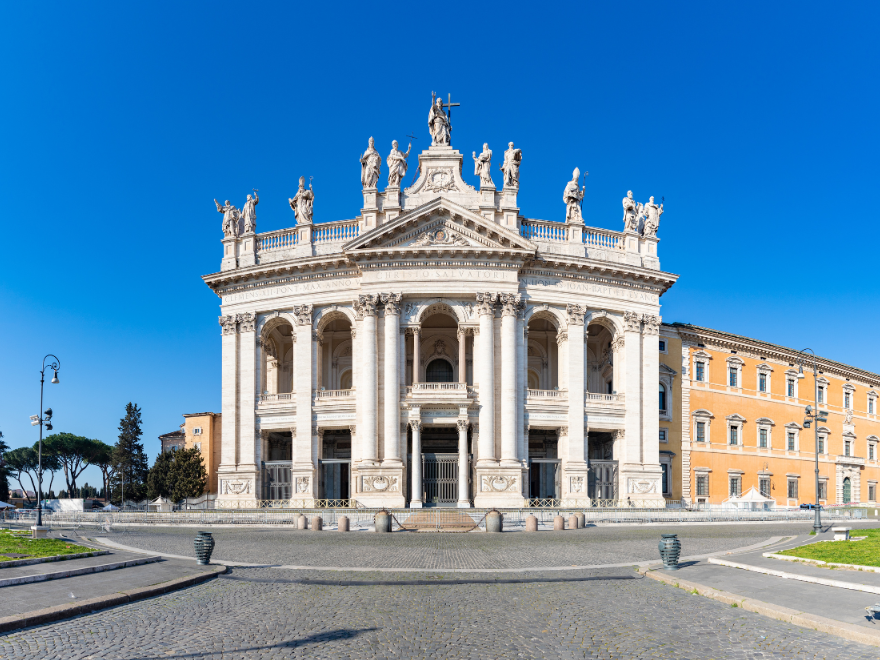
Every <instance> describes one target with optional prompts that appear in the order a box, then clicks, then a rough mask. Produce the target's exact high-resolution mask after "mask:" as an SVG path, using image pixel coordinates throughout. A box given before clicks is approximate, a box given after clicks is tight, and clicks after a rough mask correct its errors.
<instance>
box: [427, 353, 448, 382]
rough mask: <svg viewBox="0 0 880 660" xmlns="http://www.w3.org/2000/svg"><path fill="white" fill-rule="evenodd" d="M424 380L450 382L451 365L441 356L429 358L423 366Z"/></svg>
mask: <svg viewBox="0 0 880 660" xmlns="http://www.w3.org/2000/svg"><path fill="white" fill-rule="evenodd" d="M425 382H427V383H451V382H452V365H451V364H449V362H447V361H446V360H444V359H443V358H437V359H434V360H431V361H430V362H429V363H428V366H427V367H426V368H425Z"/></svg>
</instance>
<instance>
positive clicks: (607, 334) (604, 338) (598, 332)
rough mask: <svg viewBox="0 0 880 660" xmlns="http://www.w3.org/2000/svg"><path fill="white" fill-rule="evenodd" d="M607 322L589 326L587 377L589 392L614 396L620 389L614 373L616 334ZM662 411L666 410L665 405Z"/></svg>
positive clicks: (602, 321) (661, 406) (595, 322)
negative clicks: (613, 344)
mask: <svg viewBox="0 0 880 660" xmlns="http://www.w3.org/2000/svg"><path fill="white" fill-rule="evenodd" d="M609 324H610V322H606V321H605V320H600V321H594V322H593V323H590V324H589V325H588V326H587V375H586V386H587V391H588V392H593V393H595V394H613V393H615V392H616V391H617V390H618V389H619V387H618V385H617V383H616V382H615V373H614V366H615V365H614V359H615V355H614V348H613V347H612V345H611V344H612V342H613V341H614V333H613V331H612V330H611V328H610V327H609ZM612 327H613V326H612ZM660 408H661V410H665V408H664V406H663V404H662V403H661V405H660Z"/></svg>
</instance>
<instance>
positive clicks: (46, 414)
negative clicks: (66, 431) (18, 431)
mask: <svg viewBox="0 0 880 660" xmlns="http://www.w3.org/2000/svg"><path fill="white" fill-rule="evenodd" d="M43 414H44V415H45V416H46V421H49V420H50V419H52V409H51V408H46V410H45V411H44V412H43Z"/></svg>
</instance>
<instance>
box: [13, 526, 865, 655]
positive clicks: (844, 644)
mask: <svg viewBox="0 0 880 660" xmlns="http://www.w3.org/2000/svg"><path fill="white" fill-rule="evenodd" d="M801 527H803V526H802V525H785V524H775V525H712V526H709V525H706V526H699V527H697V526H692V527H682V526H678V527H674V528H666V527H656V526H642V527H599V528H593V529H587V530H583V531H569V532H560V533H553V532H541V533H538V534H525V533H505V534H502V535H487V534H485V533H471V534H436V533H434V534H417V533H395V534H391V535H379V534H373V533H369V532H358V533H349V534H340V533H337V532H320V533H319V532H297V531H292V530H291V531H288V530H275V529H272V530H255V529H215V530H214V534H215V538H216V539H217V556H218V557H221V558H222V557H223V556H226V557H228V558H229V559H230V560H236V561H242V562H255V563H278V564H294V563H296V564H299V565H304V564H306V563H313V564H315V565H317V564H319V563H320V564H324V565H328V564H331V563H333V562H340V563H343V562H344V563H347V564H349V565H354V566H361V567H363V568H368V569H369V568H370V566H368V564H370V563H373V564H381V563H383V562H384V563H385V564H387V566H383V568H385V569H386V570H382V571H380V570H360V571H338V570H291V569H285V568H273V567H244V566H239V567H233V568H231V569H230V571H229V572H228V573H227V574H225V575H221V576H219V577H218V578H216V579H214V580H211V581H210V582H206V583H203V584H200V585H197V586H193V587H189V588H186V589H182V590H180V591H176V592H174V593H170V594H166V595H163V596H158V597H155V598H151V599H148V600H143V601H139V602H136V603H131V604H128V605H122V606H119V607H115V608H111V609H108V610H104V611H102V612H97V613H94V614H90V615H85V616H80V617H77V618H73V619H69V620H66V621H61V622H57V623H53V624H48V625H44V626H39V627H33V628H28V629H24V630H18V631H15V632H12V633H8V634H6V635H3V636H0V658H3V660H7V659H8V660H12V659H25V658H27V659H30V658H33V659H37V658H39V659H40V660H43V659H53V658H59V659H64V660H68V659H70V660H77V659H83V660H86V659H92V658H95V659H102V660H103V659H106V660H112V659H125V660H153V659H155V660H159V659H160V658H187V659H190V658H192V659H197V660H203V659H204V660H208V659H212V658H218V659H219V658H223V659H224V660H226V659H233V658H249V659H250V658H275V657H278V658H480V659H481V660H483V659H487V658H649V657H650V658H700V659H706V658H839V657H847V658H872V659H873V658H876V657H877V649H876V647H869V646H863V645H861V644H857V643H854V642H849V641H846V640H843V639H841V638H839V637H834V636H831V635H827V634H824V633H819V632H816V631H813V630H808V629H804V628H800V627H797V626H794V625H791V624H786V623H782V622H779V621H776V620H773V619H769V618H767V617H764V616H761V615H759V614H754V613H752V612H747V611H745V610H743V609H740V608H733V607H731V606H729V605H725V604H723V603H720V602H717V601H714V600H710V599H707V598H703V597H701V596H698V595H692V594H690V593H688V592H687V591H684V590H682V589H678V588H675V587H673V586H667V585H664V584H661V583H659V582H657V581H655V580H650V579H646V578H644V577H642V576H641V575H639V574H638V573H637V572H636V571H634V570H633V569H632V568H628V567H626V568H624V567H621V568H597V569H586V570H567V571H559V570H556V571H549V570H534V571H521V572H513V573H511V572H501V571H497V570H496V571H492V570H491V569H490V570H489V572H486V569H485V568H484V569H483V570H484V572H473V573H469V572H454V573H453V572H444V569H443V568H436V569H434V570H425V571H419V572H406V571H397V570H394V569H393V566H391V565H399V566H400V567H401V568H406V567H407V566H413V565H419V566H426V567H428V568H430V566H431V565H438V564H443V565H446V566H448V567H455V568H467V567H468V566H483V567H485V566H488V565H491V567H492V568H495V569H499V568H501V569H503V568H512V567H516V566H518V565H523V564H524V563H526V562H527V561H528V560H529V558H530V557H531V559H532V561H533V562H534V563H535V564H536V565H539V566H540V565H548V566H549V565H555V566H558V565H560V564H562V563H563V562H571V563H581V564H583V563H586V562H593V563H596V564H600V563H619V562H624V561H645V560H652V559H655V558H656V556H657V554H656V553H657V539H658V538H659V535H660V533H662V532H664V531H669V530H670V529H672V530H673V531H675V532H677V533H678V534H679V536H680V537H681V538H682V539H684V544H685V552H684V554H686V555H693V554H697V553H700V552H713V551H719V550H725V549H734V548H738V547H743V546H746V545H750V544H752V543H755V542H759V541H762V540H766V539H768V538H770V537H771V536H783V535H790V534H794V533H798V532H803V531H804V530H802V529H800V528H801ZM194 532H195V530H193V529H189V528H185V529H181V528H160V529H148V530H147V529H140V530H138V531H127V532H125V533H115V534H113V535H112V538H113V540H114V541H116V542H119V543H126V544H130V545H136V546H138V547H142V548H145V549H149V550H151V551H159V552H167V553H172V554H188V555H191V554H192V550H191V548H192V537H193V535H194ZM419 556H421V559H420V560H417V559H416V557H419ZM380 559H381V561H380ZM464 564H466V565H467V566H464ZM388 569H391V570H388Z"/></svg>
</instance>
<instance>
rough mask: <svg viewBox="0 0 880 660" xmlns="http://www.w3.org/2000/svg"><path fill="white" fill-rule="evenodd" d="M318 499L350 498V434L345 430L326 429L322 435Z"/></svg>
mask: <svg viewBox="0 0 880 660" xmlns="http://www.w3.org/2000/svg"><path fill="white" fill-rule="evenodd" d="M318 497H319V498H320V499H323V500H347V499H350V498H351V432H350V431H348V430H347V429H346V430H341V429H339V430H337V429H327V430H326V431H324V433H323V442H322V445H321V459H320V461H319V462H318Z"/></svg>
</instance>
